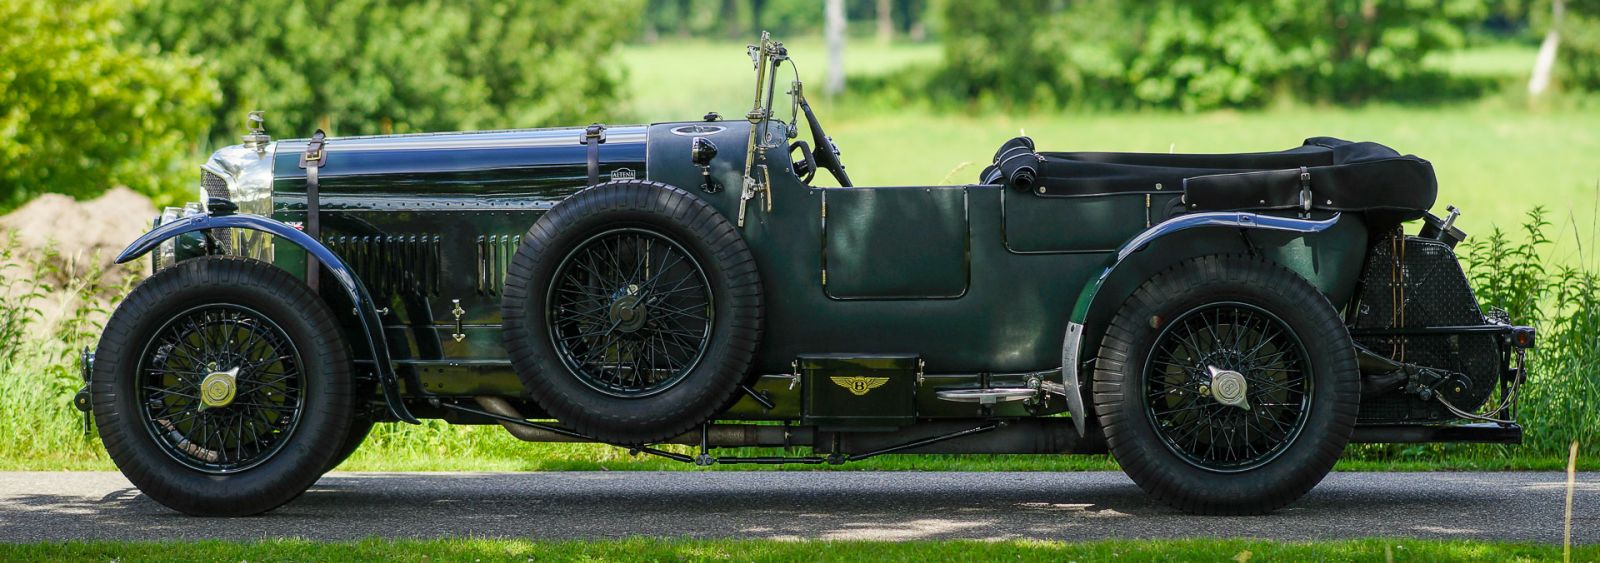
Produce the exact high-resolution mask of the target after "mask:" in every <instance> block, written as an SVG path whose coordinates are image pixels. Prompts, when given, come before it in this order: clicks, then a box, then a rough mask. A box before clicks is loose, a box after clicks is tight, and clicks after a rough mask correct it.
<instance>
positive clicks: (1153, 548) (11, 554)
mask: <svg viewBox="0 0 1600 563" xmlns="http://www.w3.org/2000/svg"><path fill="white" fill-rule="evenodd" d="M1560 557H1561V547H1560V546H1550V545H1532V544H1522V543H1495V542H1478V541H1424V540H1395V539H1366V540H1354V541H1335V542H1316V543H1286V542H1272V541H1261V540H1150V541H1125V540H1112V541H1093V542H1081V543H1077V542H1074V543H1069V542H1042V541H997V542H989V541H912V542H898V543H889V542H866V541H772V540H698V539H677V540H672V539H625V540H608V541H557V542H536V541H528V540H500V539H448V540H401V541H387V540H375V539H369V540H363V541H359V542H340V543H322V542H312V541H305V540H269V541H262V542H251V543H234V542H218V541H202V542H182V543H177V542H161V543H141V542H68V543H34V544H11V545H0V558H3V559H7V560H32V561H61V560H74V561H78V560H99V561H125V562H131V561H225V560H227V561H273V560H290V561H369V560H374V561H375V560H384V561H434V560H442V561H607V560H626V561H728V560H734V561H868V560H870V561H1251V560H1262V561H1497V562H1499V561H1550V560H1556V559H1559V558H1560ZM1596 559H1600V547H1595V546H1581V547H1576V548H1574V549H1573V551H1572V560H1573V561H1593V560H1596Z"/></svg>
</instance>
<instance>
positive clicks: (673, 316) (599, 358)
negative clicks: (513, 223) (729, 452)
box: [500, 180, 763, 444]
mask: <svg viewBox="0 0 1600 563" xmlns="http://www.w3.org/2000/svg"><path fill="white" fill-rule="evenodd" d="M761 295H762V293H761V275H760V272H759V271H757V269H756V259H755V256H754V255H753V254H751V252H750V247H749V246H748V245H746V244H745V241H744V238H743V237H742V236H741V235H740V233H739V229H738V228H737V227H735V226H734V224H733V223H732V222H731V221H729V220H728V218H727V217H725V216H723V215H722V213H721V212H720V211H718V210H717V208H716V207H713V206H712V205H711V204H709V203H707V202H706V201H705V200H703V199H701V198H700V196H699V195H697V194H691V193H689V192H686V191H684V190H682V189H679V188H676V187H673V186H669V185H667V184H662V183H659V182H651V181H648V180H616V181H611V182H606V183H604V184H600V185H598V186H594V187H591V188H587V189H584V190H583V191H581V192H578V193H576V194H573V195H572V197H569V198H567V199H565V200H563V201H562V202H561V203H559V204H556V206H555V207H553V208H551V209H550V211H549V212H548V213H545V214H543V215H540V216H539V219H538V220H537V221H534V224H533V225H532V226H530V227H528V231H527V234H526V235H525V236H523V238H522V245H521V246H519V247H518V248H517V254H516V256H514V257H512V259H511V262H510V263H509V264H508V265H507V268H506V283H505V293H504V294H503V297H502V300H501V308H500V315H501V319H502V321H503V326H504V327H505V328H504V330H503V331H501V338H502V342H503V343H504V345H505V349H506V355H507V356H508V357H509V358H510V360H511V367H512V368H513V369H515V370H516V372H517V378H518V379H519V380H521V381H522V387H523V390H524V392H525V393H526V394H527V396H528V398H530V399H533V400H534V401H535V402H537V403H538V404H539V407H540V408H541V409H543V410H544V411H545V413H547V414H549V415H550V416H551V417H552V418H555V419H556V420H559V421H561V423H562V424H563V425H565V426H567V427H568V428H571V429H572V430H573V431H576V432H579V433H582V434H585V435H588V436H592V437H594V438H595V439H597V440H600V441H605V442H611V443H617V444H646V443H652V442H659V441H662V440H666V439H668V438H672V437H674V436H678V435H681V434H683V433H684V432H688V431H689V430H691V429H693V428H695V427H696V426H698V425H700V424H701V423H703V422H705V421H706V420H709V419H710V418H711V417H712V416H715V415H716V414H717V413H719V412H721V411H723V410H724V409H726V408H727V406H728V405H730V404H732V403H731V400H732V399H733V396H734V394H735V393H737V392H738V390H739V385H740V384H741V383H743V382H745V381H747V379H748V377H749V375H750V367H751V362H752V361H753V360H754V359H755V352H756V347H757V345H758V344H759V343H760V341H761V327H762V324H763V320H762V318H763V312H762V303H761V301H762V297H761Z"/></svg>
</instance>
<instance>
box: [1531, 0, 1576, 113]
mask: <svg viewBox="0 0 1600 563" xmlns="http://www.w3.org/2000/svg"><path fill="white" fill-rule="evenodd" d="M1566 12H1567V7H1566V2H1565V1H1564V0H1551V2H1550V31H1546V32H1545V34H1544V42H1543V43H1540V44H1539V56H1538V58H1536V59H1534V61H1533V76H1532V77H1530V78H1529V79H1528V95H1529V96H1531V97H1534V98H1537V97H1539V96H1540V95H1543V94H1544V93H1545V91H1546V90H1549V89H1550V74H1551V73H1552V72H1554V71H1555V66H1556V53H1557V52H1558V51H1560V49H1561V18H1562V16H1563V15H1565V14H1566Z"/></svg>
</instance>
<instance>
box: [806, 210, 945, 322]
mask: <svg viewBox="0 0 1600 563" xmlns="http://www.w3.org/2000/svg"><path fill="white" fill-rule="evenodd" d="M821 198H822V205H823V212H822V213H821V214H820V215H821V221H822V238H823V242H822V264H821V271H822V286H823V291H824V292H826V293H827V295H828V297H831V298H833V299H955V298H958V297H961V296H962V295H965V294H966V293H967V285H968V280H969V279H970V278H971V274H972V272H971V256H972V253H971V236H970V235H971V225H970V221H969V218H968V216H967V189H966V188H965V187H961V186H954V187H940V188H931V187H928V188H838V189H827V190H822V194H821Z"/></svg>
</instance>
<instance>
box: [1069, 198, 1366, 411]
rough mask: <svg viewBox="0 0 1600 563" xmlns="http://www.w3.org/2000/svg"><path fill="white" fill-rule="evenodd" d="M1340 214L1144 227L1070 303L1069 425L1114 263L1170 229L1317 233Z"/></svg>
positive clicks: (1195, 218)
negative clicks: (1088, 329)
mask: <svg viewBox="0 0 1600 563" xmlns="http://www.w3.org/2000/svg"><path fill="white" fill-rule="evenodd" d="M1339 217H1340V214H1338V213H1335V214H1333V216H1332V217H1329V218H1327V219H1322V220H1314V219H1295V218H1291V217H1278V216H1275V215H1262V214H1259V213H1244V212H1211V213H1194V214H1189V215H1180V216H1177V217H1174V218H1172V219H1168V220H1166V221H1162V222H1161V223H1160V224H1157V225H1156V226H1154V227H1150V228H1149V229H1146V230H1145V231H1144V232H1142V233H1139V234H1138V235H1136V236H1134V237H1133V238H1131V239H1128V241H1127V242H1125V243H1123V244H1122V246H1121V247H1120V248H1118V249H1117V255H1116V256H1115V257H1112V258H1111V259H1110V260H1109V262H1108V263H1107V264H1106V266H1105V269H1103V270H1101V271H1100V275H1099V276H1096V277H1095V278H1094V280H1092V281H1090V282H1089V283H1088V284H1087V285H1085V286H1084V288H1083V291H1082V293H1079V294H1078V300H1077V302H1076V303H1075V304H1074V305H1073V307H1072V319H1071V322H1069V323H1067V335H1066V338H1065V340H1064V341H1063V342H1062V343H1061V379H1062V385H1063V386H1064V387H1065V388H1066V395H1067V410H1068V411H1069V412H1071V413H1072V425H1073V426H1074V427H1075V428H1077V430H1078V435H1079V436H1082V435H1083V434H1084V431H1085V424H1086V423H1087V421H1086V420H1084V417H1085V416H1087V410H1086V409H1085V408H1084V401H1083V378H1082V377H1081V376H1080V375H1079V373H1078V367H1079V366H1080V365H1082V361H1081V359H1082V354H1083V338H1084V333H1085V331H1084V323H1087V322H1088V318H1089V311H1090V310H1091V309H1092V308H1094V306H1095V305H1096V304H1098V301H1097V300H1098V299H1099V298H1100V289H1101V288H1103V287H1105V284H1106V281H1107V280H1109V279H1111V277H1112V275H1113V274H1115V273H1116V272H1117V267H1118V266H1121V265H1122V264H1123V263H1124V262H1127V260H1128V257H1129V256H1132V255H1133V254H1134V253H1136V252H1138V251H1140V250H1143V249H1145V248H1146V247H1148V246H1150V244H1151V243H1153V242H1155V241H1156V240H1159V239H1161V238H1163V237H1167V236H1171V235H1172V234H1173V233H1178V232H1183V231H1187V230H1191V229H1199V228H1217V227H1222V228H1236V229H1250V230H1266V231H1284V232H1292V233H1319V232H1322V231H1325V230H1327V229H1328V228H1329V227H1332V226H1334V224H1336V223H1338V222H1339ZM1102 305H1103V304H1102Z"/></svg>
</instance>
